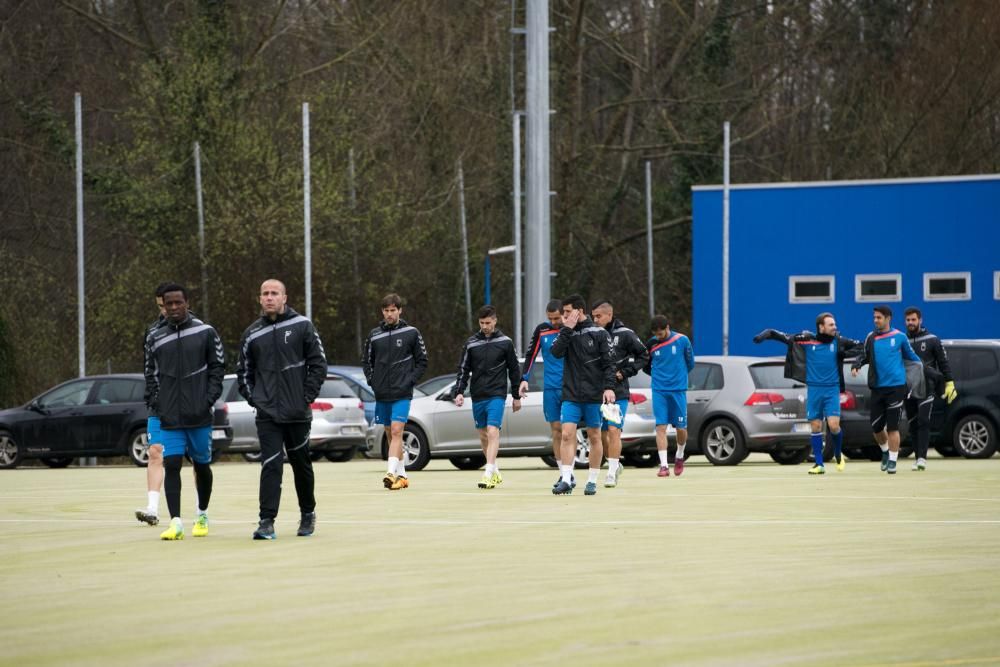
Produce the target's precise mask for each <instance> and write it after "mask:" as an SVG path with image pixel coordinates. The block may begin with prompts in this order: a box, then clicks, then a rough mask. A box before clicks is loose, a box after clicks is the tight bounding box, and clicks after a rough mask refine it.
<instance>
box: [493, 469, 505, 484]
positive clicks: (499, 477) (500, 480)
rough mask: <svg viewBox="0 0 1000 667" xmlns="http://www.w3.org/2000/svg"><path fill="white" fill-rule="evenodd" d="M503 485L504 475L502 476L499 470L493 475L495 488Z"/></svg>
mask: <svg viewBox="0 0 1000 667" xmlns="http://www.w3.org/2000/svg"><path fill="white" fill-rule="evenodd" d="M501 484H503V475H501V474H500V471H499V470H497V471H496V472H495V473H493V486H500V485H501Z"/></svg>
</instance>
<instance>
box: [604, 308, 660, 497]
mask: <svg viewBox="0 0 1000 667" xmlns="http://www.w3.org/2000/svg"><path fill="white" fill-rule="evenodd" d="M590 316H591V317H593V318H594V323H595V324H597V326H599V327H604V329H605V330H606V331H607V332H608V333H609V334H610V335H611V359H612V363H613V364H614V367H615V402H616V403H617V404H618V410H619V411H620V413H621V421H620V422H618V423H617V424H616V423H612V422H610V421H608V420H607V419H602V420H601V441H602V443H601V444H603V445H604V451H605V452H606V453H607V456H608V476H607V477H606V478H605V480H604V486H605V487H606V488H614V487H616V486H618V479H619V477H620V473H621V470H622V468H621V467H620V466H621V463H620V458H621V454H622V426H624V425H625V413H626V412H627V411H628V404H629V398H630V396H631V393H630V391H629V386H628V379H629V378H630V377H632V376H633V375H635V374H636V373H638V372H639V371H641V370H642V369H643V368H645V367H646V362H647V361H648V360H649V351H648V350H647V349H646V346H645V345H643V344H642V341H641V340H639V336H637V335H636V333H635V332H634V331H632V330H631V329H629V328H628V327H626V326H625V325H624V324H623V323H622V321H621V320H619V319H618V318H616V317H615V309H614V306H612V305H611V302H610V301H607V300H606V299H602V300H600V301H597V302H596V303H595V304H594V305H593V306H592V307H591V308H590Z"/></svg>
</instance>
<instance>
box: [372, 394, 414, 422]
mask: <svg viewBox="0 0 1000 667" xmlns="http://www.w3.org/2000/svg"><path fill="white" fill-rule="evenodd" d="M409 418H410V399H408V398H402V399H400V400H398V401H375V422H374V423H376V424H382V425H383V426H388V425H389V422H400V423H403V424H405V423H406V420H407V419H409Z"/></svg>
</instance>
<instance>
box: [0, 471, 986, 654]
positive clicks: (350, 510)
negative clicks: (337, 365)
mask: <svg viewBox="0 0 1000 667" xmlns="http://www.w3.org/2000/svg"><path fill="white" fill-rule="evenodd" d="M502 464H504V465H503V468H504V477H505V481H504V484H503V485H502V486H501V487H499V488H497V489H494V490H490V491H483V490H479V489H477V488H476V481H477V479H478V477H479V473H477V472H461V471H458V470H455V469H453V468H452V467H451V465H450V464H449V463H447V462H434V463H432V464H431V466H430V467H429V468H428V469H427V470H425V471H422V472H417V473H414V474H413V475H412V476H411V481H412V486H411V488H410V489H408V490H405V491H402V492H389V491H386V490H384V489H383V488H382V487H381V480H380V478H381V474H382V471H383V470H384V468H383V467H382V466H383V464H382V463H381V462H371V461H360V460H358V461H353V462H350V463H342V464H332V463H327V462H323V463H319V464H317V466H316V471H317V473H316V474H317V497H318V509H317V512H318V517H319V522H318V526H317V533H316V535H315V536H313V537H312V538H297V537H295V527H296V522H297V519H298V514H297V508H296V503H295V491H294V485H293V484H292V480H291V471H290V470H288V469H287V468H286V473H285V474H286V478H285V485H284V505H283V513H282V515H281V516H280V517H279V519H278V522H277V531H278V540H277V541H275V542H253V541H251V540H250V533H251V532H252V530H253V528H254V526H255V523H256V492H257V483H256V476H257V473H258V470H259V467H258V466H256V465H251V464H246V463H236V462H233V463H226V464H220V465H216V466H214V470H215V494H214V496H213V498H212V503H211V511H210V516H211V517H212V520H213V523H212V528H211V535H210V536H209V537H208V538H204V539H194V538H192V537H191V536H190V528H191V518H192V517H191V513H190V512H189V511H187V510H189V509H190V508H191V506H192V505H193V501H194V496H193V484H192V483H191V477H190V472H189V471H188V470H185V471H184V473H183V474H184V477H183V479H184V482H185V484H186V486H185V495H184V499H183V500H184V507H185V510H186V511H187V513H186V516H185V519H186V528H187V530H188V535H187V537H186V539H185V540H184V541H183V542H174V543H168V542H161V541H159V540H158V539H157V536H158V535H159V533H160V530H161V529H162V528H163V525H162V524H161V526H159V527H156V528H150V527H148V526H139V525H136V522H135V521H134V520H133V519H132V518H131V517H132V512H133V510H134V509H135V507H137V506H140V505H141V504H143V501H144V484H145V474H144V471H141V470H139V469H136V468H128V467H101V468H90V469H78V468H70V469H66V470H48V469H28V470H17V471H4V472H2V473H0V507H2V510H0V595H2V597H0V599H2V602H0V613H2V617H3V621H2V623H0V663H2V664H5V665H7V664H9V665H35V664H38V665H43V664H44V665H66V664H100V665H180V664H191V665H250V664H266V665H271V666H274V665H299V664H336V665H353V664H358V665H361V664H399V665H407V666H409V665H444V664H448V665H540V664H561V665H573V666H574V667H576V666H577V665H620V664H641V665H661V664H682V665H800V664H801V665H866V666H867V665H890V664H891V665H900V664H902V665H911V666H914V665H972V664H977V665H978V664H1000V573H998V569H1000V568H998V565H1000V512H998V510H1000V492H998V489H1000V458H994V459H992V460H988V461H965V460H943V459H933V460H932V461H931V465H930V468H929V470H928V471H927V472H925V473H913V472H910V469H909V467H910V461H902V462H901V464H900V472H899V474H897V475H896V476H895V477H889V476H887V475H885V474H883V473H880V472H879V470H878V463H867V462H866V463H861V462H849V463H848V467H847V470H846V471H845V472H843V473H839V474H838V473H837V472H836V471H835V470H834V469H833V468H832V466H831V467H830V470H829V472H828V473H827V474H826V475H825V476H824V477H813V476H808V475H806V470H807V467H806V466H805V465H800V466H779V465H776V464H773V463H771V462H770V460H769V459H766V458H759V457H756V456H755V457H752V458H751V459H750V460H748V461H747V462H744V464H742V465H740V466H738V467H735V468H715V467H712V466H710V465H708V464H705V463H703V462H702V463H695V462H692V463H691V464H689V466H688V470H687V471H686V472H685V474H684V476H683V477H681V478H679V479H677V478H674V477H671V478H669V479H658V478H657V477H656V476H655V473H654V471H653V470H648V469H647V470H639V469H635V468H629V469H628V470H627V471H626V473H625V476H624V479H623V482H622V484H621V486H620V487H619V488H617V489H605V488H603V486H600V488H599V492H598V494H597V495H596V496H595V497H584V496H583V494H582V480H581V487H580V488H578V489H577V491H576V492H575V493H574V494H573V495H572V496H569V497H555V496H552V495H551V493H550V491H549V488H550V486H551V484H552V482H553V481H554V480H555V477H556V475H555V472H554V471H552V470H551V469H549V468H545V467H544V466H543V465H542V464H540V463H539V462H538V460H537V459H505V460H502ZM582 474H583V475H585V473H582ZM601 481H602V482H603V475H602V480H601ZM161 507H162V508H161V512H163V511H165V506H164V505H163V503H161Z"/></svg>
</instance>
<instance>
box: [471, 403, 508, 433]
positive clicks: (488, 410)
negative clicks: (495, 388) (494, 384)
mask: <svg viewBox="0 0 1000 667" xmlns="http://www.w3.org/2000/svg"><path fill="white" fill-rule="evenodd" d="M506 402H507V398H506V397H504V398H500V397H499V396H497V397H494V398H481V399H479V400H478V401H472V417H473V419H475V420H476V428H486V427H487V426H496V427H497V428H500V426H501V425H502V424H503V406H504V404H505V403H506Z"/></svg>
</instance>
